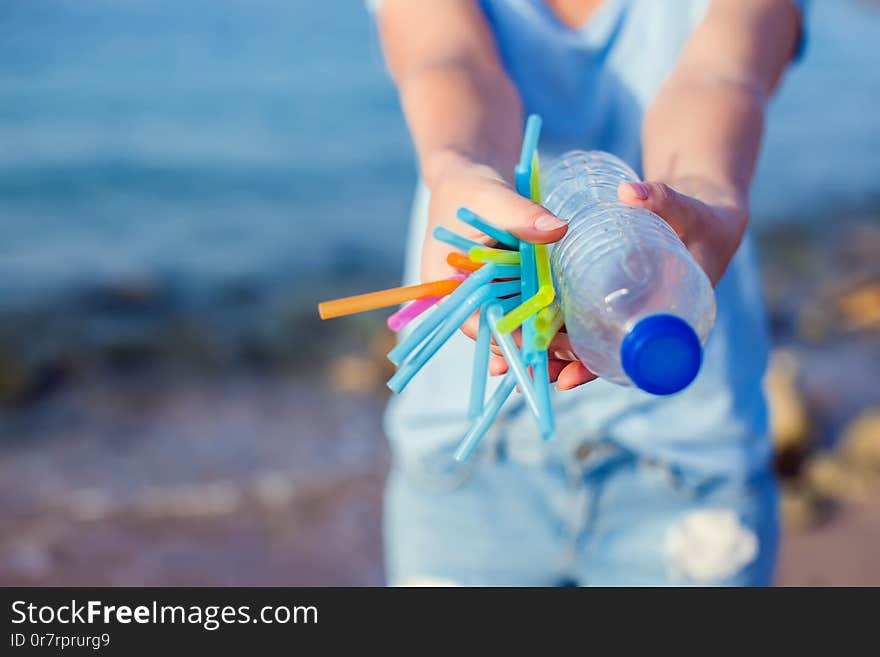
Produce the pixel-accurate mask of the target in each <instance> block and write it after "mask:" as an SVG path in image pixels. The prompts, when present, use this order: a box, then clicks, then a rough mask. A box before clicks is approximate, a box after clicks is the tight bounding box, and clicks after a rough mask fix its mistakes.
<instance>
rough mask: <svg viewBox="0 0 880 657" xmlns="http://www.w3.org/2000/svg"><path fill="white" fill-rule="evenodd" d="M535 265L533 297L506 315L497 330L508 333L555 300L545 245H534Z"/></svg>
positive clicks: (548, 257)
mask: <svg viewBox="0 0 880 657" xmlns="http://www.w3.org/2000/svg"><path fill="white" fill-rule="evenodd" d="M534 252H535V265H536V272H537V279H538V290H537V292H536V293H535V294H534V296H532V297H530V298H528V299H526V300H525V301H523V303H522V305H520V306H519V307H517V308H514V309H513V310H511V311H510V312H509V313H507V314H506V315H505V316H504V318H503V319H502V320H501V321H500V322H499V323H498V330H499V331H501V332H502V333H510V332H511V331H513V330H514V329H515V328H518V327H519V326H520V325H521V324H522V323H523V322H524V321H525V320H527V319H528V318H529V317H531V316H532V315H534V314H535V313H537V312H538V311H539V310H541V309H542V308H544V307H545V306H548V305H549V304H551V303H552V302H553V299H555V298H556V290H555V288H554V287H553V278H552V277H551V276H550V256H549V254H548V251H547V245H546V244H535V245H534Z"/></svg>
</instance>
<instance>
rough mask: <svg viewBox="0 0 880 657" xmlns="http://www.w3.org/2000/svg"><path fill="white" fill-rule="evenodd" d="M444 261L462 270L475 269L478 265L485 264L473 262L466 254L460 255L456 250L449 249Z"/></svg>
mask: <svg viewBox="0 0 880 657" xmlns="http://www.w3.org/2000/svg"><path fill="white" fill-rule="evenodd" d="M446 262H447V263H448V264H450V265H452V266H453V267H455V268H456V269H461V270H462V271H477V270H478V269H479V268H480V267H482V266H483V265H484V264H486V263H484V262H474V261H473V260H471V259H470V258H468V257H467V256H466V255H462V254H461V253H458V252H457V251H450V252H449V255H448V256H446Z"/></svg>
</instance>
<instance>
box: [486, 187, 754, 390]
mask: <svg viewBox="0 0 880 657" xmlns="http://www.w3.org/2000/svg"><path fill="white" fill-rule="evenodd" d="M685 190H686V191H685ZM617 193H618V197H619V198H620V200H621V201H622V202H624V203H626V204H628V205H635V206H639V207H643V208H645V209H646V210H650V211H651V212H653V213H654V214H656V215H658V216H660V217H662V218H663V219H664V220H665V221H666V222H667V223H668V224H669V225H670V226H672V228H673V230H675V232H676V233H677V234H678V236H679V237H680V238H681V239H682V241H683V242H684V243H685V245H687V247H688V250H689V251H690V252H691V254H692V255H693V256H694V259H695V260H696V261H697V263H698V264H699V265H700V266H701V267H702V268H703V271H705V272H706V274H707V275H708V276H709V280H711V281H712V285H713V286H714V285H716V284H717V283H718V281H719V280H720V279H721V276H722V275H723V274H724V272H725V270H726V269H727V266H728V264H729V263H730V260H731V258H733V255H734V254H735V253H736V249H737V247H738V246H739V243H740V240H741V239H742V235H743V232H744V231H745V227H746V225H747V223H748V205H747V203H746V202H745V199H742V198H740V197H738V196H737V195H736V194H734V193H732V192H726V191H725V190H723V189H721V188H718V187H714V186H712V185H710V184H709V183H708V182H706V181H699V180H693V179H691V180H681V181H675V182H671V184H667V183H662V182H639V183H623V184H622V185H621V186H620V188H619V189H618V192H617ZM688 193H692V194H694V196H689V195H688ZM697 195H699V198H697ZM517 338H518V336H517ZM517 342H518V339H517ZM548 355H549V356H550V359H549V370H550V380H551V381H556V382H557V384H556V388H557V390H570V389H571V388H575V387H577V386H580V385H583V384H584V383H587V382H589V381H592V380H593V379H595V378H596V375H595V374H593V373H592V372H590V370H588V369H587V368H586V367H585V366H584V364H583V363H581V362H580V361H579V360H578V359H577V357H576V356H575V355H574V352H573V351H572V350H571V343H570V342H569V340H568V336H567V335H566V334H565V333H559V334H558V335H557V336H556V337H555V338H554V339H553V342H552V343H551V344H550V347H549V348H548ZM506 371H507V363H506V362H505V360H504V358H503V357H502V356H500V355H498V354H497V352H496V354H495V355H494V356H493V357H492V359H491V361H490V363H489V372H490V373H491V374H493V375H498V374H503V373H505V372H506Z"/></svg>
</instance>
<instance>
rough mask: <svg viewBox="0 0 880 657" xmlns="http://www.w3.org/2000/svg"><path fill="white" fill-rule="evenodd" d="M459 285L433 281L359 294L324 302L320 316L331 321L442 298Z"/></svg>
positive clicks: (452, 282)
mask: <svg viewBox="0 0 880 657" xmlns="http://www.w3.org/2000/svg"><path fill="white" fill-rule="evenodd" d="M459 285H461V281H456V280H442V281H432V282H430V283H422V284H421V285H410V286H407V287H394V288H391V289H390V290H380V291H378V292H370V293H369V294H359V295H357V296H356V297H346V298H344V299H335V300H333V301H323V302H321V303H319V304H318V314H319V315H320V316H321V319H330V318H332V317H342V316H343V315H351V314H353V313H360V312H364V311H365V310H375V309H376V308H385V307H386V306H396V305H398V304H401V303H404V302H406V301H412V300H413V299H423V298H425V297H442V296H446V295H447V294H449V293H450V292H452V291H453V290H455V288H457V287H458V286H459Z"/></svg>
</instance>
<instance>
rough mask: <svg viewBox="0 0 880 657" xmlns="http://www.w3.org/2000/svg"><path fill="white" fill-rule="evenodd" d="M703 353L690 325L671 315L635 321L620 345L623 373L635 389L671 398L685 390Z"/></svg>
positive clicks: (698, 369)
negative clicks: (672, 395) (673, 394)
mask: <svg viewBox="0 0 880 657" xmlns="http://www.w3.org/2000/svg"><path fill="white" fill-rule="evenodd" d="M702 358H703V350H702V348H701V347H700V339H699V338H698V337H697V334H696V333H695V332H694V329H692V328H691V327H690V325H689V324H688V323H687V322H686V321H684V320H683V319H681V318H680V317H676V316H675V315H649V316H648V317H645V318H644V319H641V320H639V322H638V323H636V325H635V326H634V327H633V329H632V330H631V331H630V332H629V334H628V335H627V336H626V337H625V338H624V339H623V344H622V345H621V346H620V361H621V364H622V365H623V371H624V372H626V374H627V376H629V378H630V379H631V380H632V382H633V383H635V384H636V385H637V386H638V387H639V388H641V389H642V390H644V391H645V392H650V393H651V394H654V395H671V394H672V393H675V392H678V391H679V390H683V389H684V388H686V387H687V386H688V385H689V384H690V382H691V381H693V380H694V379H695V378H696V376H697V373H698V372H699V371H700V362H701V361H702Z"/></svg>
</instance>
